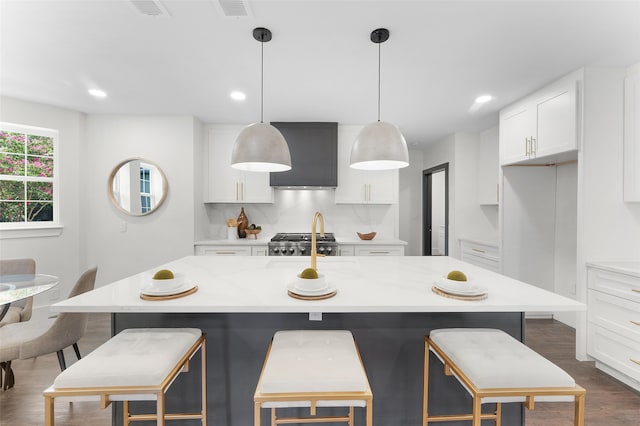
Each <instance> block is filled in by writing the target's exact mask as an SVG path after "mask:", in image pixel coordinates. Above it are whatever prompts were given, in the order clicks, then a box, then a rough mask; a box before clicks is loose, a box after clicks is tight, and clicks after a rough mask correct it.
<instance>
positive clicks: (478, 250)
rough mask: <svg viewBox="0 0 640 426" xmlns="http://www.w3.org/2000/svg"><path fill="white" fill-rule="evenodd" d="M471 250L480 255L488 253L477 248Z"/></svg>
mask: <svg viewBox="0 0 640 426" xmlns="http://www.w3.org/2000/svg"><path fill="white" fill-rule="evenodd" d="M471 250H473V251H477V252H478V253H486V251H484V250H480V249H477V248H472V249H471Z"/></svg>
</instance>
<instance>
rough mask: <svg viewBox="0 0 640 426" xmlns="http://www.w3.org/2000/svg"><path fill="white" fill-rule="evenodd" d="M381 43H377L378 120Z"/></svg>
mask: <svg viewBox="0 0 640 426" xmlns="http://www.w3.org/2000/svg"><path fill="white" fill-rule="evenodd" d="M381 45H382V43H378V121H380V52H381V47H382V46H381Z"/></svg>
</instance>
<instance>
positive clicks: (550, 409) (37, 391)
mask: <svg viewBox="0 0 640 426" xmlns="http://www.w3.org/2000/svg"><path fill="white" fill-rule="evenodd" d="M109 335H110V324H109V316H108V315H106V314H96V315H91V317H90V320H89V326H88V329H87V332H86V333H85V336H84V337H83V338H82V339H81V340H80V342H79V346H80V350H81V352H82V353H83V354H87V353H89V352H90V351H91V350H93V349H94V348H96V347H97V346H99V345H100V344H102V343H103V342H105V341H106V340H107V339H108V338H109ZM526 340H527V344H528V345H529V346H530V347H531V348H533V349H534V350H535V351H537V352H538V353H540V354H541V355H543V356H545V357H547V358H548V359H549V360H551V361H553V362H554V363H556V364H558V365H559V366H560V367H562V368H563V369H565V370H566V371H567V372H568V373H569V374H571V375H572V376H573V377H574V378H575V380H576V382H577V383H579V384H580V385H581V386H582V387H584V388H586V389H587V400H586V401H587V402H586V416H585V417H586V424H587V425H589V426H640V394H639V393H637V392H634V391H632V390H631V389H629V388H627V387H626V386H625V385H623V384H621V383H620V382H618V381H616V380H614V379H612V378H610V377H609V376H607V375H605V374H603V373H601V372H599V371H598V370H596V369H595V367H594V363H593V362H578V361H576V360H575V357H574V354H575V335H574V331H573V329H572V328H570V327H567V326H565V325H564V324H562V323H559V322H557V321H553V320H528V321H527V334H526ZM65 357H66V358H67V364H68V365H70V364H72V363H73V362H75V355H74V354H73V350H71V349H69V350H66V351H65ZM13 368H14V371H15V374H16V385H15V387H14V388H13V389H10V390H8V391H6V392H2V391H0V425H2V426H27V425H28V426H31V425H34V426H35V425H42V424H43V419H44V403H43V398H42V391H43V390H44V389H45V388H47V387H48V386H49V385H50V384H51V383H53V380H54V379H55V377H56V376H57V375H58V373H59V372H60V368H59V366H58V360H57V358H56V355H55V354H50V355H47V356H42V357H38V358H36V359H29V360H16V361H14V363H13ZM374 391H375V390H374ZM247 409H251V404H249V406H248V408H247ZM55 412H56V425H57V426H85V425H91V426H108V425H110V424H111V410H110V409H106V410H101V409H100V408H99V407H98V405H97V403H96V402H74V403H71V404H70V403H68V402H62V401H59V402H56V404H55ZM174 423H175V422H174ZM170 424H171V423H170ZM444 424H446V423H444ZM526 424H527V426H561V425H573V404H571V403H555V404H554V403H536V407H535V410H533V411H526ZM378 426H405V425H378ZM406 426H411V425H406ZM416 426H417V425H416ZM505 426H509V425H505Z"/></svg>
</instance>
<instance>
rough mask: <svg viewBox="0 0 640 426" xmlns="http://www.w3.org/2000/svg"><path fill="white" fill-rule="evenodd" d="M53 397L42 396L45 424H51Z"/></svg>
mask: <svg viewBox="0 0 640 426" xmlns="http://www.w3.org/2000/svg"><path fill="white" fill-rule="evenodd" d="M53 400H54V399H53V398H52V397H50V396H45V397H44V424H45V426H53V419H54V414H53Z"/></svg>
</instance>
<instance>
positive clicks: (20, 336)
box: [0, 267, 98, 390]
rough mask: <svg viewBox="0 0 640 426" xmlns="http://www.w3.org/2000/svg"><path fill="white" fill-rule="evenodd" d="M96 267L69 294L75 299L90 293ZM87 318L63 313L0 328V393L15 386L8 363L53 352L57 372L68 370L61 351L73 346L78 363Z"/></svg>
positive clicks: (85, 315)
mask: <svg viewBox="0 0 640 426" xmlns="http://www.w3.org/2000/svg"><path fill="white" fill-rule="evenodd" d="M97 271H98V268H97V267H94V268H91V269H89V270H87V271H86V272H84V273H83V274H82V275H81V276H80V278H79V279H78V282H77V283H76V285H75V286H74V287H73V289H72V290H71V292H70V293H69V297H70V298H71V297H74V296H78V295H79V294H82V293H85V292H87V291H90V290H92V289H93V287H94V285H95V281H96V273H97ZM88 319H89V314H88V313H84V312H72V313H71V312H63V313H60V314H58V316H57V317H55V318H47V319H42V320H31V321H27V322H19V323H13V324H7V325H6V326H4V327H2V328H0V342H1V344H0V362H2V363H4V370H5V383H4V385H3V389H4V390H6V389H8V388H11V387H12V386H13V384H14V382H15V379H14V377H13V371H12V370H11V361H13V360H15V359H29V358H35V357H37V356H41V355H46V354H50V353H53V352H56V353H57V355H58V362H59V364H60V370H64V369H66V368H67V366H66V363H65V359H64V352H63V349H64V348H66V347H69V346H73V350H74V351H75V353H76V357H77V358H78V359H80V358H81V356H80V350H79V349H78V340H80V338H81V337H82V336H83V334H84V332H85V330H86V328H87V321H88Z"/></svg>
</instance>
